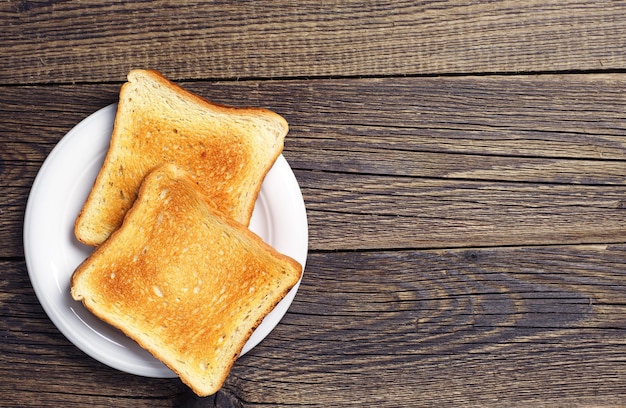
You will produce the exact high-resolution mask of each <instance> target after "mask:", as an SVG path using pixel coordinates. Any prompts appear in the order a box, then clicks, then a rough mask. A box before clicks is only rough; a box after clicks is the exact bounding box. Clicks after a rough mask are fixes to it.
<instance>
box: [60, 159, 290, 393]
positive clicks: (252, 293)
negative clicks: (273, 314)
mask: <svg viewBox="0 0 626 408" xmlns="http://www.w3.org/2000/svg"><path fill="white" fill-rule="evenodd" d="M301 273H302V267H301V265H300V264H299V263H298V262H296V261H295V260H293V259H291V258H289V257H287V256H285V255H282V254H280V253H278V252H277V251H276V250H274V249H273V248H271V247H270V246H269V245H267V244H266V243H264V242H263V241H262V240H261V239H260V238H259V237H258V236H256V235H255V234H253V233H252V232H250V231H249V230H248V229H247V228H246V227H245V226H244V225H242V224H240V223H238V222H235V221H233V220H231V219H229V218H227V217H224V216H223V214H221V213H219V212H218V211H217V210H216V209H215V208H214V207H213V206H212V204H210V201H209V200H208V198H207V197H206V196H205V195H204V193H203V192H202V190H201V189H200V188H198V187H197V185H196V184H195V182H194V181H193V180H192V179H191V177H189V176H188V174H187V173H186V172H185V171H184V170H181V169H178V168H177V167H175V166H174V165H165V166H162V167H160V168H158V169H156V170H155V171H153V172H151V173H150V174H149V175H148V176H147V177H146V178H145V181H144V183H143V184H142V186H141V189H140V190H139V195H138V198H137V200H136V202H135V204H134V205H133V206H132V207H131V208H130V210H129V211H128V214H127V216H126V218H125V219H124V223H123V225H122V226H121V227H120V228H119V229H118V230H116V231H115V232H114V233H113V234H112V235H111V237H110V239H108V240H107V241H106V242H105V243H103V244H102V245H100V246H99V247H98V248H96V249H95V250H94V252H93V253H92V255H91V256H90V257H89V258H87V259H86V260H85V261H84V262H83V263H82V264H81V265H80V266H79V267H78V268H77V269H76V271H75V272H74V275H73V277H72V286H71V290H72V296H73V297H74V299H76V300H82V302H83V303H84V305H85V306H86V307H87V308H88V309H89V310H90V311H91V312H92V313H94V314H95V315H96V316H98V317H100V318H101V319H102V320H104V321H106V322H108V323H109V324H111V325H113V326H115V327H117V328H118V329H120V330H122V331H123V332H124V333H125V334H126V335H128V336H129V337H130V338H132V339H134V340H135V341H137V342H138V343H139V344H140V345H141V346H142V347H144V348H145V349H147V350H148V351H150V352H151V353H152V354H153V355H154V356H155V357H157V358H158V359H160V360H161V361H163V362H164V363H165V364H166V365H168V366H169V367H170V368H171V369H172V370H173V371H175V372H176V373H177V374H179V376H180V377H181V379H182V380H183V381H184V382H185V383H186V384H188V385H189V386H190V387H191V388H192V389H193V390H194V391H195V392H196V393H197V394H198V395H210V394H213V393H214V392H216V391H217V390H218V389H219V388H220V387H221V385H222V383H223V381H224V380H225V378H226V376H227V374H228V372H229V370H230V368H231V366H232V364H233V363H234V361H235V359H236V358H237V356H238V355H239V353H240V352H241V349H242V347H243V346H244V344H245V343H246V341H247V339H248V338H249V337H250V335H251V333H252V331H253V330H254V328H255V327H256V326H257V325H258V324H259V323H260V322H261V320H262V319H263V318H264V317H265V316H266V315H267V314H268V313H269V312H270V311H271V310H272V309H273V307H274V306H275V305H276V304H277V303H278V302H279V301H280V300H281V299H282V298H283V297H284V296H285V295H286V294H287V292H288V291H289V290H290V289H291V288H292V287H293V286H294V285H295V284H296V283H297V282H298V280H299V278H300V276H301Z"/></svg>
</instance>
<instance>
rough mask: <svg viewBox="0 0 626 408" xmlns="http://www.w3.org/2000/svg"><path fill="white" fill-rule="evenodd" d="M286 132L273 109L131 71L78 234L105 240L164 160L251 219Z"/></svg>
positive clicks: (233, 212)
mask: <svg viewBox="0 0 626 408" xmlns="http://www.w3.org/2000/svg"><path fill="white" fill-rule="evenodd" d="M287 132H288V125H287V122H286V121H285V120H284V119H283V118H282V117H281V116H280V115H278V114H276V113H274V112H271V111H268V110H265V109H260V108H233V107H226V106H222V105H217V104H214V103H211V102H209V101H206V100H204V99H202V98H201V97H199V96H197V95H195V94H193V93H191V92H188V91H186V90H184V89H183V88H181V87H180V86H178V85H176V84H174V83H172V82H170V81H168V80H167V79H166V78H165V77H163V76H162V75H161V74H159V73H158V72H156V71H151V70H133V71H131V72H130V73H129V74H128V82H127V83H125V84H124V85H123V86H122V88H121V90H120V99H119V104H118V108H117V113H116V117H115V123H114V127H113V133H112V136H111V142H110V146H109V149H108V151H107V154H106V157H105V160H104V164H103V166H102V168H101V170H100V172H99V174H98V176H97V178H96V180H95V182H94V185H93V188H92V189H91V192H90V194H89V196H88V198H87V200H86V202H85V204H84V206H83V208H82V210H81V211H80V213H79V215H78V218H77V220H76V224H75V235H76V237H77V238H78V240H79V241H81V242H83V243H85V244H87V245H92V246H97V245H100V244H101V243H102V242H104V240H105V239H106V238H107V237H108V236H109V235H110V234H111V232H113V231H114V230H115V229H116V228H118V227H119V225H120V224H121V223H122V219H123V218H124V214H125V213H126V211H127V210H128V209H129V208H130V206H131V205H132V204H133V202H134V200H135V198H136V197H137V191H138V189H139V186H140V184H141V182H142V180H143V178H144V177H145V175H146V174H147V173H149V172H150V171H151V170H152V169H154V168H155V167H157V166H159V165H161V164H164V163H173V164H176V165H177V166H179V167H180V168H182V169H184V170H186V171H188V172H189V174H190V175H191V177H192V178H193V179H194V181H195V182H196V183H198V185H200V186H201V187H202V189H203V191H204V193H205V194H206V195H207V196H208V197H210V198H211V199H212V200H213V201H214V202H215V204H216V205H217V207H218V208H219V209H220V211H222V212H224V214H226V215H227V216H230V217H231V218H233V219H235V220H237V221H239V222H241V223H243V224H245V225H247V224H248V223H249V221H250V217H251V215H252V211H253V209H254V203H255V201H256V198H257V195H258V192H259V190H260V188H261V185H262V182H263V179H264V177H265V175H266V174H267V172H268V171H269V169H270V168H271V167H272V165H273V164H274V162H275V160H276V158H277V157H278V156H279V155H280V153H281V151H282V149H283V143H284V138H285V136H286V134H287Z"/></svg>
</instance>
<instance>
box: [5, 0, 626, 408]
mask: <svg viewBox="0 0 626 408" xmlns="http://www.w3.org/2000/svg"><path fill="white" fill-rule="evenodd" d="M187 3H188V4H187ZM0 22H1V23H2V29H1V34H0V38H1V40H2V41H0V191H2V194H1V196H0V269H1V270H2V278H1V279H0V310H1V314H2V319H1V321H0V333H1V336H2V337H1V341H0V376H1V378H2V379H1V380H0V405H2V406H16V407H17V406H19V407H24V406H47V405H50V406H92V407H100V406H102V407H108V406H115V407H122V406H132V407H136V406H149V407H156V406H187V407H192V406H193V407H200V406H213V405H215V406H233V407H239V406H246V407H253V406H272V407H286V406H332V407H344V406H358V407H361V406H376V407H403V406H437V407H439V406H462V405H471V406H507V407H508V406H551V407H553V406H615V405H618V404H624V403H625V402H626V385H625V384H626V265H625V261H626V180H625V178H624V175H625V174H626V167H625V166H626V3H625V2H622V1H617V0H612V1H611V0H604V1H584V0H579V1H575V0H566V1H556V0H543V1H530V0H527V1H504V0H494V1H456V0H450V1H419V2H416V1H388V2H376V3H373V2H372V3H371V4H368V2H365V4H363V3H362V2H350V1H344V2H320V3H317V2H310V1H304V2H301V1H300V2H296V1H272V2H97V1H81V2H53V1H4V2H2V3H0ZM131 68H153V69H157V70H160V71H161V72H163V73H164V74H165V75H166V76H168V77H169V78H171V79H172V80H174V81H176V82H178V83H180V84H181V85H183V86H184V87H186V88H188V89H189V90H192V91H193V92H196V93H198V94H200V95H202V96H203V97H205V98H207V99H210V100H213V101H215V102H220V103H224V104H231V105H236V106H249V105H253V106H261V107H266V108H269V109H272V110H274V111H276V112H278V113H280V114H281V115H283V116H284V117H285V118H286V119H287V120H288V121H289V123H290V127H291V130H290V133H289V135H288V138H287V141H286V146H285V151H284V156H285V158H286V159H287V161H288V162H289V163H290V165H291V166H292V168H293V170H294V173H295V175H296V177H297V179H298V182H299V184H300V187H301V189H302V193H303V195H304V200H305V203H306V206H307V213H308V222H309V257H308V260H307V266H306V271H305V274H304V278H303V281H302V285H301V287H300V290H299V292H298V294H297V296H296V298H295V300H294V302H293V303H292V305H291V308H290V309H289V312H288V313H287V314H286V316H285V317H284V319H283V320H282V321H281V323H280V324H279V325H278V326H277V327H276V328H275V329H274V331H272V332H271V333H270V335H269V336H268V337H267V338H266V339H265V340H264V341H263V342H262V343H261V344H260V345H258V346H257V347H256V348H254V349H253V350H252V351H251V352H250V353H248V354H247V355H245V356H243V357H242V358H240V359H239V360H238V361H237V362H236V364H235V366H234V368H233V370H232V372H231V374H230V376H229V377H228V379H227V381H226V383H225V385H224V387H223V388H222V390H221V391H219V392H218V393H217V394H216V395H214V396H212V397H208V398H198V397H195V396H194V394H193V393H191V392H190V391H189V390H188V388H187V387H185V386H184V385H183V384H182V383H181V382H180V381H179V380H178V379H159V378H156V379H155V378H146V377H141V376H136V375H131V374H127V373H124V372H121V371H117V370H115V369H112V368H110V367H108V366H106V365H104V364H102V363H99V362H98V361H96V360H94V359H92V358H91V357H89V356H88V355H86V354H84V353H83V352H82V351H80V350H79V349H78V348H77V347H75V346H74V345H73V344H72V343H71V342H70V341H68V340H67V339H66V338H65V337H64V336H63V335H62V334H61V333H60V332H59V330H58V329H57V328H56V327H55V325H54V324H53V323H52V322H51V321H50V319H49V318H48V316H47V315H46V313H45V312H44V310H43V308H42V306H41V305H40V303H39V302H38V299H37V297H36V295H35V293H34V290H33V287H32V285H31V282H30V280H29V276H28V271H27V268H26V264H25V258H24V245H23V243H22V232H23V220H24V212H25V206H26V202H27V199H28V196H29V191H30V188H31V186H32V183H33V180H34V178H35V176H36V174H37V172H38V171H39V168H40V166H41V164H42V163H43V161H44V159H45V158H46V157H47V155H48V153H49V152H50V151H51V150H52V148H53V147H54V146H55V144H56V143H57V142H58V141H59V140H60V139H61V138H62V137H63V136H64V135H65V134H66V133H67V132H68V131H69V130H70V129H71V128H72V127H73V126H74V125H75V124H76V123H78V122H79V121H80V120H81V119H83V118H85V117H86V116H88V115H90V114H91V113H93V112H95V111H97V110H98V109H100V108H102V107H104V106H107V105H109V104H111V103H114V102H116V100H117V96H118V91H119V87H120V84H121V83H122V82H123V81H124V80H125V76H126V74H127V72H128V71H129V70H130V69H131Z"/></svg>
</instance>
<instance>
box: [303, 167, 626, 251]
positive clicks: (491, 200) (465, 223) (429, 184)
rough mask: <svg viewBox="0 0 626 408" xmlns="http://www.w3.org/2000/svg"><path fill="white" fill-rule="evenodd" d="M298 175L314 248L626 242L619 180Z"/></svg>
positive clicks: (624, 191)
mask: <svg viewBox="0 0 626 408" xmlns="http://www.w3.org/2000/svg"><path fill="white" fill-rule="evenodd" d="M297 177H298V179H299V181H300V183H301V186H302V187H303V194H304V197H305V203H306V205H307V210H308V217H309V229H310V237H311V240H310V243H311V246H312V248H313V249H324V250H337V249H346V250H347V249H380V248H453V247H472V246H500V245H549V244H558V243H621V242H626V211H625V202H624V197H626V186H574V185H550V184H533V183H504V182H499V183H493V182H480V181H451V180H430V179H413V178H398V177H389V176H387V177H384V176H383V177H381V176H367V175H359V176H358V177H357V176H355V175H352V174H339V173H319V172H314V173H309V172H301V171H299V172H297Z"/></svg>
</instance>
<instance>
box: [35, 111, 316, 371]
mask: <svg viewBox="0 0 626 408" xmlns="http://www.w3.org/2000/svg"><path fill="white" fill-rule="evenodd" d="M116 109H117V106H116V105H115V104H114V105H110V106H107V107H106V108H103V109H101V110H99V111H97V112H95V113H94V114H92V115H91V116H89V117H87V118H86V119H84V120H83V121H82V122H80V123H79V124H78V125H76V127H74V128H73V129H72V130H71V131H70V132H68V133H67V135H65V137H63V139H62V140H61V141H60V142H59V143H58V144H57V145H56V146H55V148H54V149H53V150H52V152H51V153H50V155H49V156H48V158H47V159H46V160H45V162H44V163H43V165H42V166H41V169H40V170H39V173H38V174H37V177H36V178H35V182H34V184H33V187H32V189H31V192H30V196H29V199H28V204H27V206H26V213H25V218H24V252H25V256H26V265H27V267H28V273H29V275H30V280H31V282H32V284H33V287H34V289H35V293H36V294H37V297H38V298H39V302H40V303H41V305H42V306H43V308H44V309H45V311H46V313H47V314H48V316H49V317H50V319H51V320H52V322H53V323H54V324H55V325H56V326H57V327H58V329H59V330H60V331H61V332H62V333H63V334H64V335H65V336H66V337H67V338H68V339H69V340H70V341H71V342H72V343H74V344H75V345H76V346H77V347H79V348H80V349H81V350H83V351H84V352H85V353H87V354H88V355H90V356H91V357H93V358H95V359H96V360H98V361H100V362H102V363H104V364H107V365H109V366H111V367H113V368H116V369H118V370H122V371H125V372H128V373H132V374H137V375H143V376H147V377H163V378H166V377H175V374H174V373H173V372H172V371H170V370H169V369H168V368H167V367H166V366H165V365H164V364H162V363H161V362H159V361H158V360H156V359H155V358H154V357H152V355H150V354H149V353H148V352H147V351H145V350H143V349H142V348H141V347H139V346H138V345H137V344H136V343H135V342H134V341H132V340H131V339H129V338H128V337H126V336H125V335H124V334H123V333H122V332H121V331H118V330H117V329H114V328H113V327H111V326H109V325H107V324H106V323H104V322H102V321H101V320H99V319H98V318H96V317H95V316H93V315H92V314H91V313H90V312H89V311H88V310H87V309H85V308H84V307H83V305H82V303H80V302H77V301H74V300H73V299H72V297H71V295H70V278H71V276H72V273H73V272H74V269H75V268H76V267H77V266H78V265H79V264H80V263H81V262H82V261H83V260H84V259H85V258H86V257H87V256H88V255H89V254H90V252H91V251H92V249H91V248H90V247H87V246H85V245H82V244H81V243H79V242H78V241H77V240H76V239H75V238H74V232H73V228H74V220H75V219H76V216H77V215H78V212H79V210H80V208H81V207H82V205H83V203H84V201H85V199H86V198H87V195H88V194H89V191H90V189H91V186H92V184H93V181H94V180H95V178H96V175H97V173H98V171H99V169H100V167H101V165H102V162H103V160H104V156H105V154H106V151H107V149H108V146H109V140H110V138H111V131H112V129H113V121H114V119H115V112H116ZM250 229H251V230H252V231H254V232H256V233H257V234H258V235H259V236H260V237H261V238H263V239H264V240H265V241H266V242H268V243H269V244H270V245H272V246H273V247H274V248H276V249H277V250H278V251H280V252H282V253H284V254H287V255H289V256H291V257H292V258H294V259H295V260H297V261H298V262H300V264H302V267H303V268H304V264H305V262H306V258H307V250H308V227H307V220H306V212H305V208H304V201H303V199H302V194H301V193H300V188H299V186H298V182H297V180H296V178H295V176H294V174H293V172H292V171H291V168H290V167H289V164H288V163H287V161H286V160H285V158H284V157H283V156H282V155H281V156H280V157H279V159H278V160H277V161H276V163H275V164H274V167H272V169H271V170H270V172H269V173H268V174H267V176H266V178H265V180H264V182H263V186H262V188H261V192H260V194H259V197H258V199H257V202H256V205H255V209H254V213H253V215H252V219H251V222H250ZM299 285H300V282H298V284H297V285H296V286H295V287H294V288H293V289H292V290H291V291H290V292H289V294H288V295H287V296H286V297H285V298H284V299H283V300H282V301H281V302H280V303H279V304H278V305H277V306H276V307H275V308H274V310H273V311H272V312H271V313H270V314H269V315H268V316H267V317H266V318H265V320H263V322H262V323H261V325H260V326H259V327H258V328H257V329H256V330H255V331H254V333H253V334H252V336H251V337H250V339H249V341H248V342H247V343H246V345H245V346H244V348H243V353H242V354H244V353H246V352H248V351H250V349H252V348H253V347H255V346H256V345H257V344H258V343H259V342H260V341H261V340H263V339H264V338H265V336H267V335H268V334H269V333H270V331H272V329H273V328H274V327H275V326H276V325H277V324H278V322H279V321H280V320H281V319H282V317H283V315H284V314H285V312H286V311H287V309H288V308H289V305H290V304H291V302H292V300H293V298H294V296H295V294H296V292H297V290H298V287H299Z"/></svg>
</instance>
